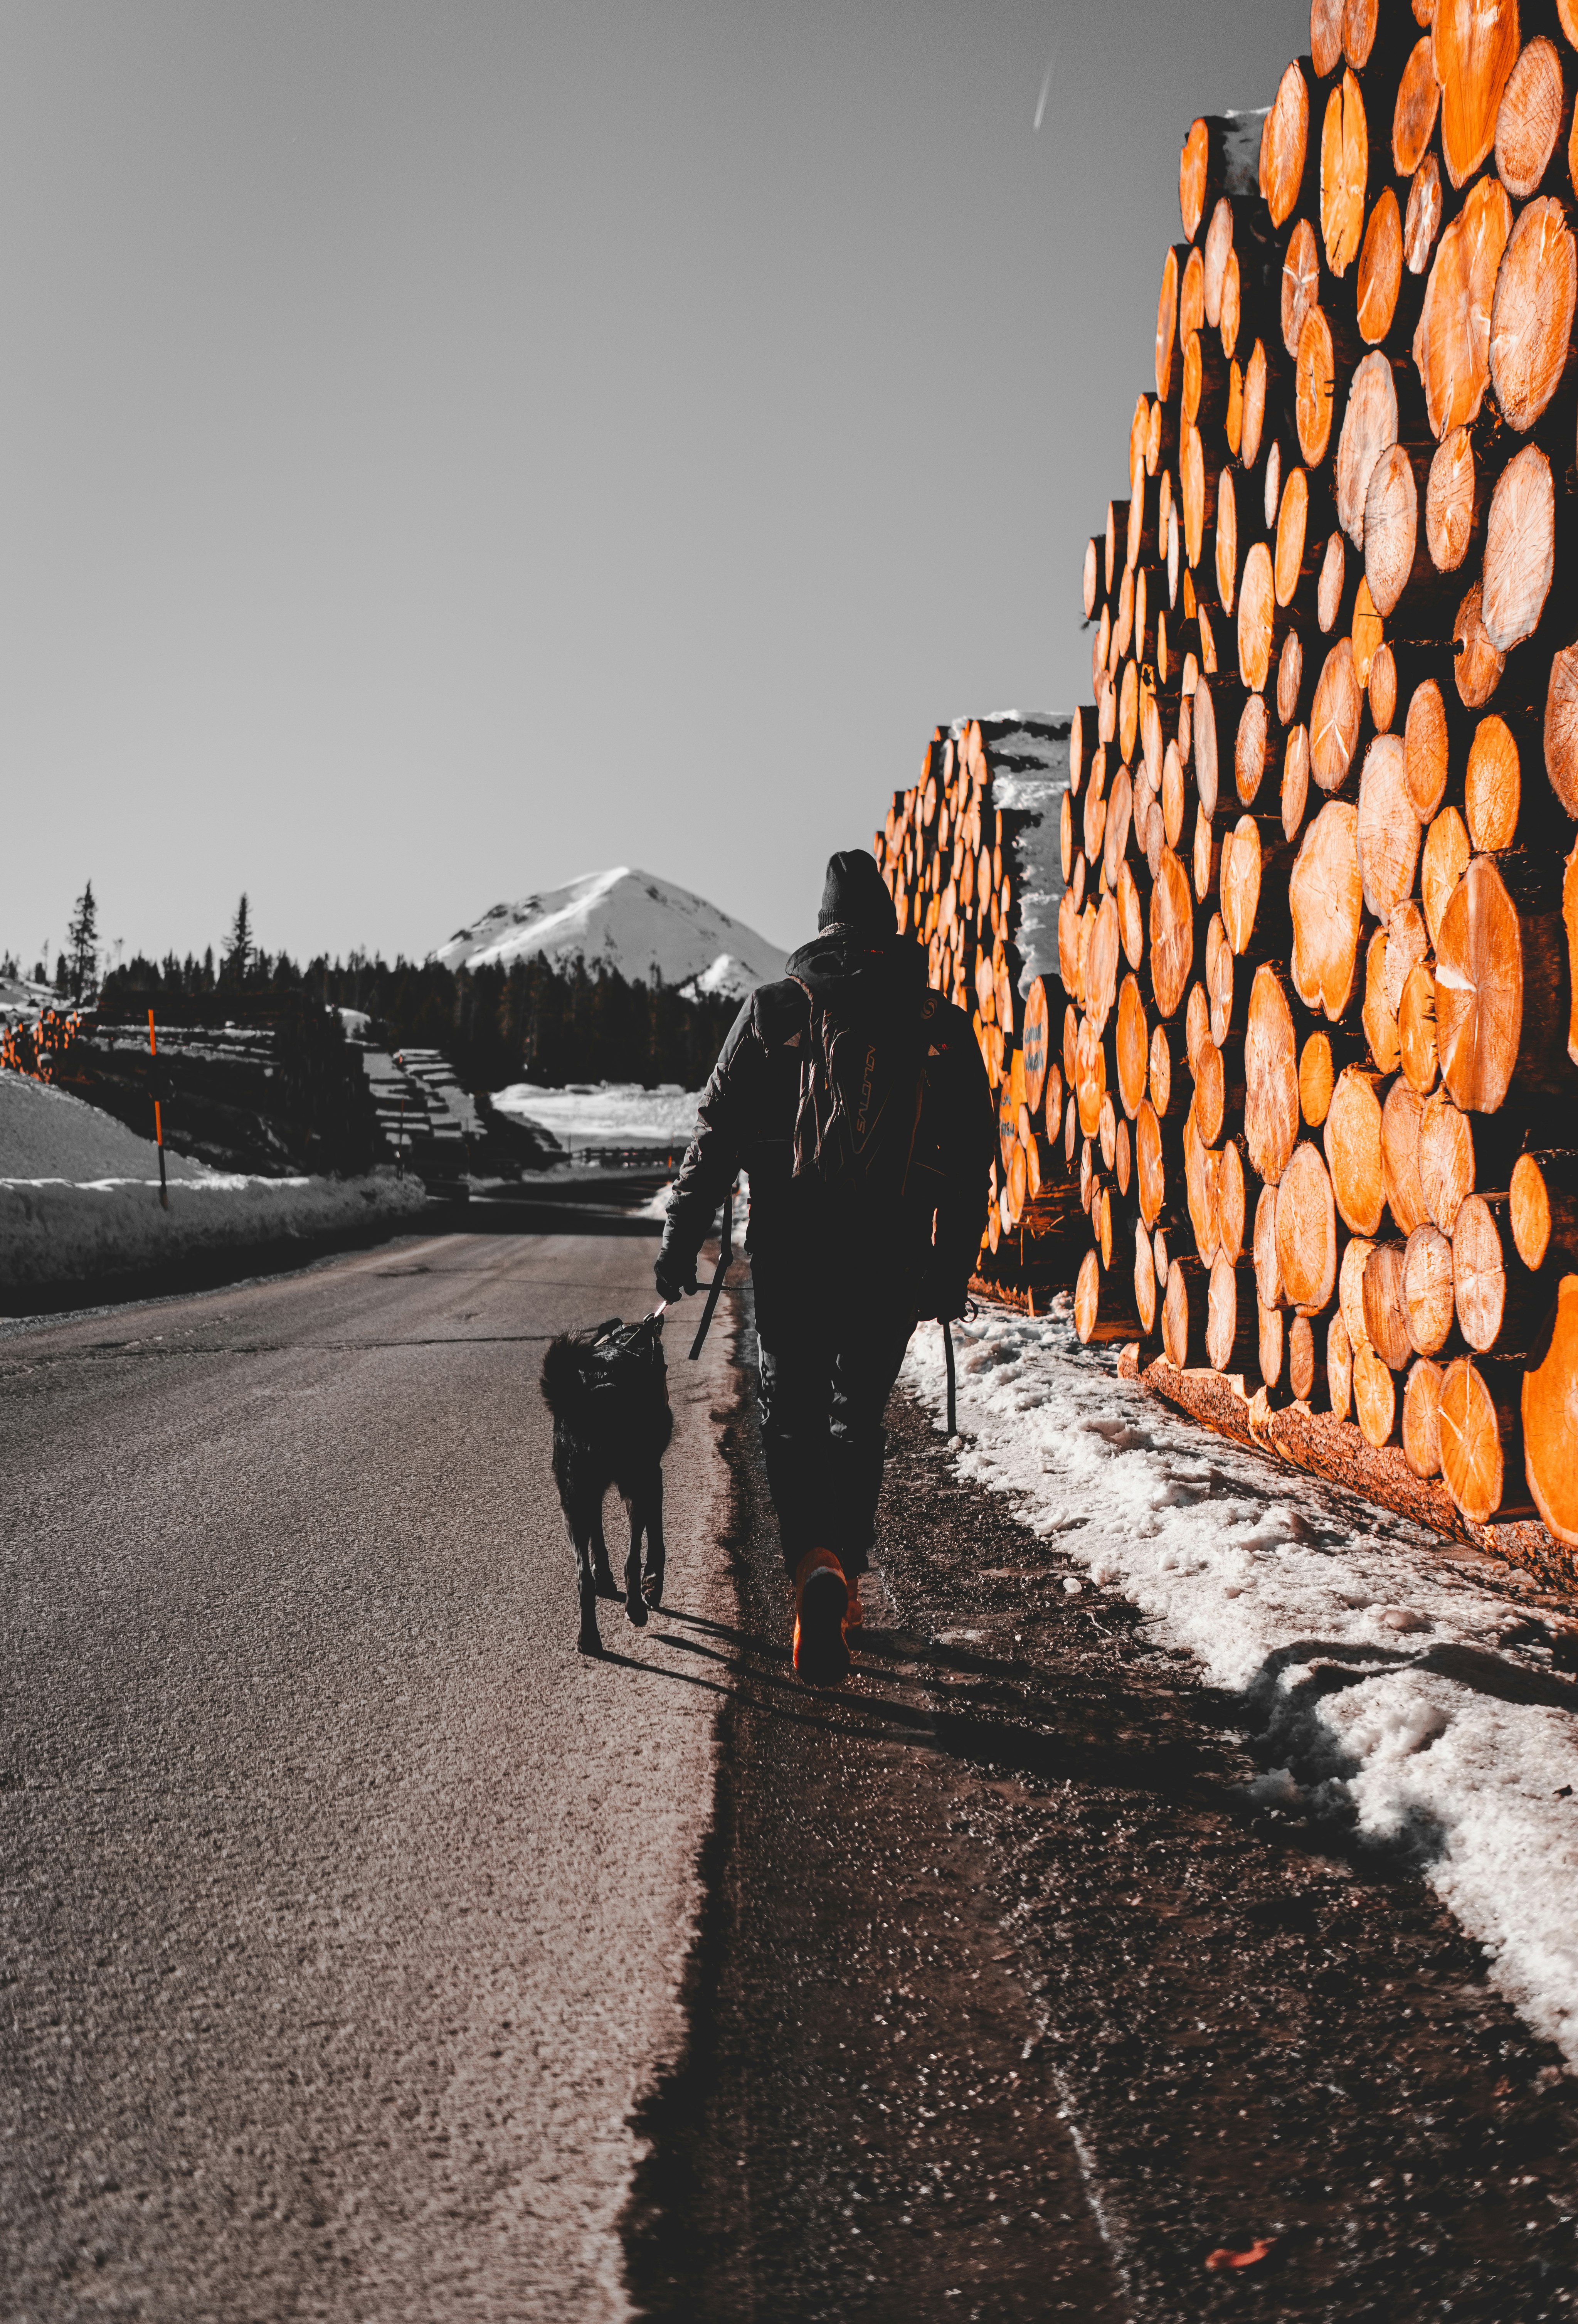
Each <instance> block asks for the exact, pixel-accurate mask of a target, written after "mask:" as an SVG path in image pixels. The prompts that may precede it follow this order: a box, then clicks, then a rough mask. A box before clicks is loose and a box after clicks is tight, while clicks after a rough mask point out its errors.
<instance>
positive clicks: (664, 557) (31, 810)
mask: <svg viewBox="0 0 1578 2324" xmlns="http://www.w3.org/2000/svg"><path fill="white" fill-rule="evenodd" d="M1307 37H1308V14H1307V9H1306V8H1301V7H1299V6H1297V5H1286V0H1279V5H1273V6H1269V7H1260V8H1251V7H1250V6H1248V5H1242V0H1234V5H1222V0H1216V5H1211V0H1174V5H1169V6H1168V7H1167V8H1165V9H1164V8H1162V7H1160V6H1159V5H1155V0H1150V5H1141V0H1102V5H1099V6H1097V5H1080V6H1075V5H1070V0H1062V5H1030V4H1029V0H971V5H967V6H966V5H955V6H943V5H900V0H882V4H881V5H864V6H848V5H843V6H840V5H829V4H828V0H794V5H774V6H761V5H757V6H748V5H734V6H724V5H704V0H672V4H671V5H664V0H647V5H638V6H611V5H601V4H600V0H575V5H564V6H560V5H544V0H536V5H510V6H504V5H498V6H485V5H449V6H442V7H440V6H429V7H423V8H412V7H406V6H400V5H391V4H390V0H380V5H349V0H340V5H334V0H329V5H321V0H315V5H279V0H266V5H265V0H254V5H249V6H222V5H185V6H174V5H151V0H141V5H124V0H117V5H111V6H102V7H89V6H83V5H71V0H43V5H17V0H8V5H6V6H5V9H4V11H3V13H0V315H3V316H4V318H5V366H4V405H5V422H6V425H5V456H4V457H3V458H0V576H3V579H0V673H3V677H0V751H3V753H4V760H3V763H4V770H5V777H4V788H5V800H6V816H5V844H3V845H0V949H3V948H5V946H7V945H10V946H14V948H15V949H16V950H17V951H18V952H19V953H21V954H23V955H24V956H25V958H26V961H27V962H28V963H29V964H31V962H32V959H33V957H34V956H35V954H37V952H38V950H39V948H40V946H41V945H42V942H43V940H44V939H45V938H46V937H48V938H49V939H50V940H51V943H52V945H54V946H55V948H57V949H58V948H59V947H60V944H61V942H62V940H63V936H64V930H65V924H66V919H67V916H68V913H69V908H70V903H71V899H72V898H73V897H74V896H75V895H76V893H77V892H78V890H79V889H80V887H81V885H82V881H83V880H84V879H85V878H86V877H88V876H91V877H92V879H93V881H94V885H95V889H96V890H97V894H98V896H99V899H100V901H101V905H102V919H101V927H103V929H104V931H105V933H106V936H109V937H110V938H112V939H113V938H115V937H116V936H124V937H125V941H126V945H127V948H128V950H129V951H131V950H135V949H137V948H139V947H141V948H143V949H147V950H158V951H163V950H165V949H167V948H170V947H173V948H175V949H176V950H178V951H185V950H187V949H188V948H195V949H198V950H200V949H201V947H202V946H203V945H205V944H208V943H217V941H218V940H219V939H220V937H221V936H222V934H223V931H224V928H225V927H226V923H227V921H228V919H229V917H230V915H231V913H232V911H233V910H234V908H235V899H236V896H237V894H238V892H239V891H240V890H241V889H242V888H243V887H245V888H246V889H247V890H249V892H250V894H251V897H252V900H253V907H254V917H255V923H256V927H257V933H258V936H259V937H260V939H261V940H262V941H263V943H264V944H265V945H268V946H269V947H270V948H271V949H272V948H277V947H278V946H280V945H285V946H287V947H288V948H289V949H290V950H291V951H292V952H295V953H299V954H308V953H309V952H311V951H314V950H317V949H319V948H324V947H327V948H328V949H329V950H331V951H335V950H344V949H346V947H348V946H350V945H356V944H362V945H368V946H370V947H379V948H382V949H383V951H385V952H386V953H390V954H392V953H393V952H394V951H395V950H396V949H397V948H401V949H403V950H404V951H406V952H407V953H408V954H411V953H415V954H420V953H422V952H425V951H426V950H427V949H428V948H429V946H431V945H435V944H437V943H438V942H439V941H441V940H442V938H443V937H445V936H447V935H448V933H449V932H450V930H451V929H452V928H453V927H455V926H457V924H458V923H459V922H460V921H462V920H464V919H466V918H472V917H474V916H475V914H477V913H478V912H480V911H481V910H482V909H483V908H485V907H486V906H487V905H489V904H491V903H493V902H494V901H495V900H497V899H500V898H501V897H504V896H513V895H516V894H519V893H522V892H525V891H527V890H531V889H532V888H536V887H546V886H550V885H554V884H557V883H558V882H559V881H563V880H565V879H568V878H569V877H572V876H573V875H575V874H576V873H577V872H580V871H591V870H594V869H596V868H599V867H601V866H603V865H604V864H608V863H612V862H634V863H639V864H641V865H643V866H645V867H646V868H647V869H649V870H651V871H656V872H660V873H662V874H664V875H665V876H667V877H669V878H671V879H674V880H678V881H681V882H682V883H684V884H685V885H687V886H689V887H692V888H695V889H697V890H700V891H701V892H702V893H704V894H705V895H706V896H708V897H710V898H711V899H713V900H714V901H715V902H716V903H718V904H720V905H722V906H723V907H724V909H725V910H728V911H731V912H734V913H735V914H737V915H738V916H739V917H741V918H743V919H745V920H747V921H748V922H750V923H751V924H752V925H753V926H754V927H757V928H759V929H760V930H761V932H762V933H763V934H765V935H767V936H771V937H774V938H776V939H777V940H778V941H780V942H781V943H786V944H787V943H789V942H790V941H793V940H794V939H795V938H796V937H797V936H798V934H800V933H801V932H802V931H804V930H805V929H807V927H808V926H809V925H810V922H811V919H812V918H813V916H814V905H815V900H816V896H817V890H818V889H819V885H820V872H821V865H822V862H823V860H824V858H825V857H826V854H827V853H828V851H829V849H830V848H832V847H834V846H837V845H846V844H858V843H860V842H861V841H865V842H866V843H867V844H869V840H870V835H871V831H872V825H873V824H874V823H876V822H877V821H879V820H880V819H881V810H882V807H883V804H884V800H885V798H886V796H887V794H888V792H889V791H890V790H891V788H893V787H894V786H895V785H897V784H900V783H903V782H907V781H909V780H910V779H912V775H913V771H914V768H915V766H916V765H917V764H918V761H919V757H920V752H921V748H922V745H923V743H924V742H925V740H926V738H927V734H928V733H930V730H931V727H932V725H933V724H934V723H935V722H936V721H937V719H939V718H946V717H948V716H951V715H955V713H958V712H961V711H972V710H977V709H981V708H986V707H992V706H996V705H1003V704H1007V703H1010V702H1013V703H1018V704H1020V705H1032V706H1038V707H1044V708H1064V707H1068V706H1071V705H1072V704H1073V703H1074V702H1075V700H1080V699H1083V698H1084V695H1085V694H1086V693H1087V692H1088V690H1089V661H1088V641H1087V640H1086V639H1085V638H1084V634H1083V633H1082V632H1081V629H1080V625H1079V606H1078V600H1077V593H1076V586H1075V585H1076V580H1077V574H1078V565H1079V556H1080V552H1081V546H1082V541H1083V538H1084V535H1085V534H1086V533H1088V532H1089V531H1091V530H1093V529H1094V527H1095V526H1096V524H1097V522H1098V521H1099V519H1100V515H1101V512H1102V509H1103V506H1104V503H1105V500H1106V496H1107V494H1108V493H1112V492H1121V491H1123V490H1124V489H1125V488H1126V483H1125V475H1124V471H1125V467H1126V455H1127V436H1128V420H1129V414H1130V411H1131V410H1132V407H1133V399H1134V396H1135V394H1136V393H1137V392H1138V391H1139V390H1140V388H1141V387H1143V386H1145V385H1146V384H1147V383H1148V381H1149V370H1150V344H1151V333H1152V328H1153V323H1154V314H1155V293H1156V284H1157V280H1158V274H1159V271H1160V265H1161V257H1162V253H1163V251H1164V249H1165V247H1166V245H1167V243H1168V242H1169V241H1170V240H1172V239H1174V238H1176V236H1177V232H1178V224H1177V152H1178V146H1179V143H1180V141H1181V139H1182V137H1183V135H1184V133H1185V131H1186V128H1187V126H1188V124H1189V121H1190V120H1191V118H1192V117H1193V115H1195V113H1197V112H1200V111H1201V110H1204V109H1211V110H1221V109H1223V108H1224V107H1227V106H1235V105H1258V104H1264V103H1266V102H1267V101H1269V97H1270V96H1271V94H1272V92H1273V90H1274V88H1275V87H1276V81H1277V77H1278V73H1279V72H1280V70H1281V68H1282V66H1283V65H1284V64H1285V63H1286V62H1287V59H1288V58H1289V57H1290V56H1292V55H1293V54H1294V53H1296V51H1299V50H1301V49H1303V48H1304V47H1306V45H1307ZM1054 43H1056V50H1055V53H1056V70H1055V72H1054V75H1053V78H1052V84H1051V88H1050V90H1049V91H1048V93H1047V101H1046V106H1045V111H1044V117H1043V119H1042V123H1041V127H1040V130H1039V132H1038V133H1037V132H1036V131H1034V129H1033V127H1032V123H1033V119H1034V116H1035V112H1036V108H1037V104H1038V97H1039V96H1040V92H1041V88H1042V84H1043V79H1044V76H1045V73H1046V69H1047V59H1048V56H1049V54H1052V53H1053V52H1054Z"/></svg>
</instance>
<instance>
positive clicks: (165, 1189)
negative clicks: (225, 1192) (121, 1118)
mask: <svg viewBox="0 0 1578 2324" xmlns="http://www.w3.org/2000/svg"><path fill="white" fill-rule="evenodd" d="M148 1055H149V1056H151V1057H156V1056H158V1055H159V1042H158V1039H157V1037H155V1035H154V1031H153V1011H152V1009H150V1010H149V1011H148ZM155 1078H156V1079H157V1076H156V1077H155ZM153 1143H154V1144H155V1146H157V1147H158V1148H159V1207H160V1209H161V1211H167V1210H168V1209H169V1208H170V1188H169V1186H168V1185H166V1183H165V1177H164V1118H163V1116H162V1114H161V1112H160V1111H159V1099H158V1096H157V1094H155V1096H154V1100H153Z"/></svg>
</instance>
